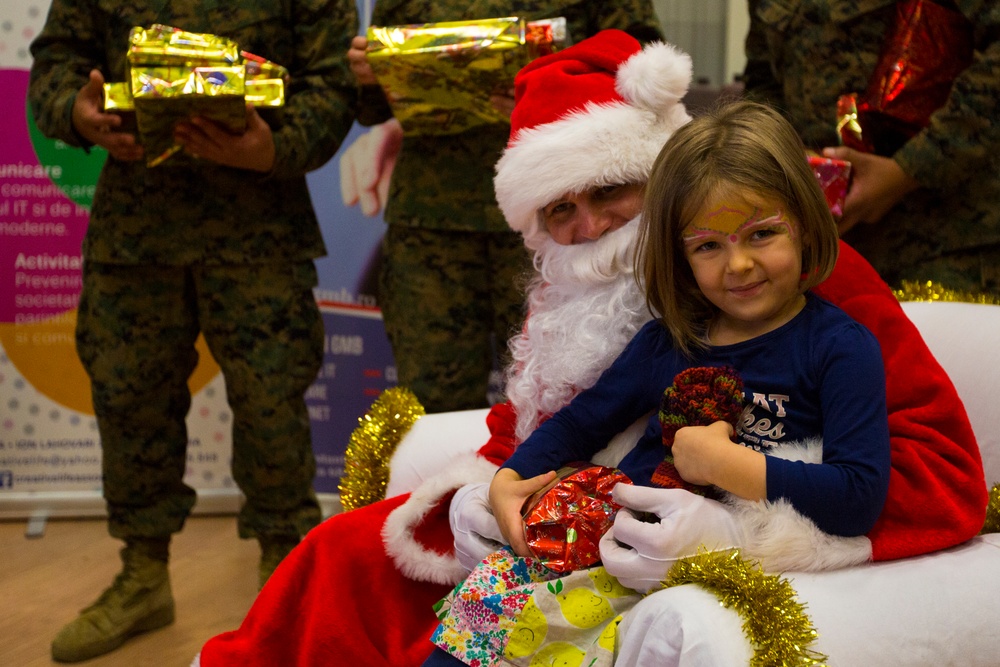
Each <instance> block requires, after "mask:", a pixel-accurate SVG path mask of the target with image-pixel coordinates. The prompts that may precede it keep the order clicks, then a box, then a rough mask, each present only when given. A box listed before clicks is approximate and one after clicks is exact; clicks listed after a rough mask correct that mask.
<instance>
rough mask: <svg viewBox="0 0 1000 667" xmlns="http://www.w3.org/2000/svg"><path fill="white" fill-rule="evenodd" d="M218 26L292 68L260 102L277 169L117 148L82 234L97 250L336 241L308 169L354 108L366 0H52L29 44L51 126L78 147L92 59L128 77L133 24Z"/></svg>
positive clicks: (89, 248) (119, 257) (147, 253)
mask: <svg viewBox="0 0 1000 667" xmlns="http://www.w3.org/2000/svg"><path fill="white" fill-rule="evenodd" d="M155 23H161V24H166V25H171V26H175V27H178V28H182V29H184V30H188V31H191V32H200V33H212V34H217V35H221V36H225V37H228V38H230V39H232V40H234V41H236V42H237V44H238V45H239V47H240V49H241V50H244V51H249V52H251V53H254V54H256V55H258V56H261V57H264V58H267V59H268V60H271V61H273V62H276V63H278V64H280V65H283V66H285V67H286V68H288V70H289V72H290V75H291V83H290V85H289V87H288V90H287V95H286V103H285V105H284V106H283V107H281V108H277V109H268V110H264V111H261V116H262V117H263V118H264V119H265V121H267V122H268V124H269V125H270V127H271V128H272V131H273V136H274V143H275V164H274V168H273V170H272V172H271V173H269V174H266V175H265V174H257V173H255V172H250V171H246V170H240V169H233V168H229V167H222V166H219V165H214V164H212V163H209V162H207V161H204V162H196V163H194V164H188V165H184V166H179V165H171V164H170V160H168V161H167V162H165V163H164V164H162V165H160V166H157V167H153V168H147V167H146V166H145V163H144V162H143V161H140V162H122V161H118V160H115V159H113V158H109V159H108V160H107V162H106V163H105V165H104V168H103V171H102V173H101V176H100V179H99V181H98V184H97V189H96V192H95V195H94V203H93V207H92V209H91V214H90V223H89V228H88V230H87V235H86V238H85V240H84V256H85V257H86V258H87V259H90V260H95V261H102V262H111V263H160V264H171V265H179V264H189V263H195V262H205V263H241V262H265V261H285V260H302V259H311V258H315V257H318V256H320V255H323V254H324V253H325V248H324V244H323V238H322V235H321V233H320V229H319V225H318V222H317V220H316V215H315V212H314V210H313V207H312V204H311V201H310V199H309V192H308V189H307V186H306V179H305V174H306V172H308V171H310V170H313V169H316V168H318V167H320V166H322V165H323V164H324V163H325V162H327V161H328V160H329V159H330V158H331V157H332V156H333V154H334V153H335V152H336V151H337V149H338V148H339V146H340V143H341V142H342V141H343V138H344V136H345V135H346V134H347V132H348V130H349V129H350V126H351V123H352V122H353V119H354V111H355V107H356V91H355V85H354V79H353V75H352V74H351V73H350V71H349V69H348V67H347V60H346V52H347V49H348V47H349V44H350V40H351V38H352V37H353V36H354V35H355V34H356V33H357V14H356V11H355V6H354V0H282V1H279V0H259V1H255V2H246V1H238V2H220V1H218V0H171V1H170V2H165V1H164V0H150V1H147V2H143V1H141V0H53V2H52V6H51V9H50V12H49V16H48V19H47V21H46V23H45V26H44V28H43V29H42V32H41V33H40V34H39V35H38V37H37V38H36V39H35V40H34V42H33V43H32V45H31V53H32V55H33V56H34V63H33V66H32V69H31V79H30V84H29V91H28V97H29V101H30V103H31V107H32V110H33V112H34V116H35V119H36V122H37V124H38V127H39V129H40V130H41V131H42V132H43V133H45V134H46V135H47V136H50V137H54V138H57V139H61V140H62V141H65V142H66V143H68V144H70V145H72V146H81V145H83V142H82V139H81V138H80V137H79V136H78V135H77V134H76V132H75V131H74V129H73V127H72V122H71V111H72V106H73V102H74V100H75V99H76V94H77V92H78V91H79V90H80V88H81V87H82V86H83V85H84V83H86V81H87V76H88V73H89V71H90V70H91V69H93V68H96V69H98V70H100V71H101V72H102V73H103V75H104V78H105V81H108V82H115V81H124V80H125V72H126V61H125V53H126V47H127V45H128V35H129V31H130V29H131V28H132V27H133V26H143V27H148V26H150V25H152V24H155Z"/></svg>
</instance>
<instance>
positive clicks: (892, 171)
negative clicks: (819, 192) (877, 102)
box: [823, 146, 919, 236]
mask: <svg viewBox="0 0 1000 667" xmlns="http://www.w3.org/2000/svg"><path fill="white" fill-rule="evenodd" d="M823 155H824V156H825V157H828V158H834V159H836V160H846V161H848V162H850V163H851V187H850V189H848V191H847V197H845V199H844V214H843V215H842V216H840V219H839V220H838V221H837V230H838V231H839V232H840V234H841V236H843V235H844V234H845V233H846V232H847V231H848V230H849V229H851V228H852V227H854V226H855V225H856V224H858V223H859V222H867V223H874V222H878V221H879V220H881V219H882V218H883V217H884V216H885V214H886V213H888V212H889V209H891V208H892V207H893V206H895V205H896V204H898V203H899V202H900V201H901V200H902V199H903V197H905V196H906V195H907V194H908V193H910V192H912V191H913V190H915V189H916V188H917V187H919V184H918V183H917V182H916V181H915V180H913V178H911V177H910V176H908V175H907V174H906V173H905V172H904V171H903V169H902V168H901V167H900V166H899V165H898V164H897V163H896V161H895V160H893V159H892V158H887V157H882V156H880V155H872V154H870V153H862V152H861V151H856V150H854V149H851V148H846V147H844V146H838V147H836V148H824V149H823Z"/></svg>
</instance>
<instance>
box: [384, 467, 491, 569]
mask: <svg viewBox="0 0 1000 667" xmlns="http://www.w3.org/2000/svg"><path fill="white" fill-rule="evenodd" d="M497 469H498V468H497V466H495V465H494V464H492V463H490V462H489V461H488V460H486V459H484V458H483V457H481V456H478V455H474V454H468V455H464V456H461V457H459V458H457V459H456V460H455V461H454V462H453V463H451V464H450V465H449V466H448V468H447V469H445V470H444V471H443V472H441V474H439V475H435V476H434V477H431V478H430V479H428V480H427V481H425V482H424V483H423V484H421V485H420V486H419V487H417V489H416V491H414V492H413V493H412V494H411V495H410V497H409V498H407V500H406V502H404V503H403V504H402V505H400V506H399V507H397V508H396V509H395V510H393V511H392V513H391V514H390V515H389V517H388V518H387V519H386V521H385V525H384V526H383V527H382V539H383V541H384V542H385V549H386V552H387V553H388V554H389V556H390V557H391V558H392V559H393V561H394V562H395V563H396V567H398V568H399V570H400V572H402V573H403V574H404V575H405V576H407V577H409V578H410V579H415V580H417V581H429V582H433V583H436V584H448V585H453V584H457V583H458V582H460V581H462V580H463V579H465V577H466V576H467V575H468V573H469V572H468V570H467V569H466V568H464V567H462V565H461V563H459V562H458V559H457V558H455V555H454V552H453V551H451V550H449V552H448V553H447V554H441V553H438V552H437V551H434V550H433V549H429V548H426V547H425V546H424V545H422V544H421V543H420V542H418V541H417V540H416V538H415V537H414V532H415V530H416V528H417V526H419V525H420V522H421V521H423V520H424V518H425V517H426V516H427V514H428V513H429V512H430V511H431V510H432V509H434V508H435V507H437V506H438V505H439V504H440V503H441V501H442V500H444V499H445V498H446V497H447V496H448V495H449V494H451V493H453V492H454V491H456V490H457V489H459V488H461V487H462V486H465V485H466V484H473V483H476V482H489V481H490V480H491V479H493V475H495V474H496V471H497Z"/></svg>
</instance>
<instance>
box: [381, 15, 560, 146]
mask: <svg viewBox="0 0 1000 667" xmlns="http://www.w3.org/2000/svg"><path fill="white" fill-rule="evenodd" d="M367 36H368V62H369V64H370V65H371V67H372V70H373V71H374V72H375V76H376V78H377V79H378V82H379V85H380V86H381V87H382V90H383V91H385V95H386V98H387V99H388V101H389V105H390V106H391V107H392V111H393V114H394V115H395V116H396V119H397V120H398V121H399V123H400V125H402V127H403V133H404V134H408V135H413V134H425V135H426V134H435V135H436V134H456V133H459V132H465V131H466V130H469V129H471V128H474V127H477V126H479V125H483V124H492V123H509V122H510V118H509V110H504V109H503V108H498V107H497V106H496V105H495V104H494V102H493V101H492V100H491V98H492V97H494V96H511V95H512V93H511V91H512V89H513V87H514V75H516V74H517V72H518V71H519V70H520V69H521V68H522V67H524V65H526V64H527V63H528V62H530V61H531V60H533V59H535V58H537V57H538V56H541V55H545V54H547V53H552V52H553V51H555V50H556V49H558V48H559V46H560V45H561V44H563V43H564V42H565V41H566V20H565V19H564V18H554V19H543V20H538V21H527V20H525V19H523V18H518V17H507V18H497V19H483V20H477V21H450V22H444V23H421V24H413V25H397V26H385V27H380V26H372V27H370V28H369V29H368V35H367Z"/></svg>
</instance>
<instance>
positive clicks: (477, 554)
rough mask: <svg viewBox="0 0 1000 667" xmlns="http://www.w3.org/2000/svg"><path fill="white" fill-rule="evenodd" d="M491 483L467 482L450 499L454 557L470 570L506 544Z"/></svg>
mask: <svg viewBox="0 0 1000 667" xmlns="http://www.w3.org/2000/svg"><path fill="white" fill-rule="evenodd" d="M489 493H490V485H489V483H488V482H484V483H481V484H466V485H465V486H463V487H462V488H460V489H459V490H458V491H456V492H455V495H454V496H453V497H452V499H451V506H450V508H449V511H448V522H449V523H450V524H451V532H452V534H453V535H454V536H455V557H456V558H458V562H459V563H461V564H462V567H464V568H465V569H467V570H469V571H470V572H471V571H472V569H473V568H474V567H476V565H478V564H479V562H480V561H482V560H483V559H484V558H486V557H487V556H488V555H490V554H491V553H493V552H494V551H497V550H498V549H500V547H502V546H503V545H504V541H503V534H501V532H500V526H499V525H498V524H497V520H496V518H494V516H493V510H491V509H490V499H489Z"/></svg>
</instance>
